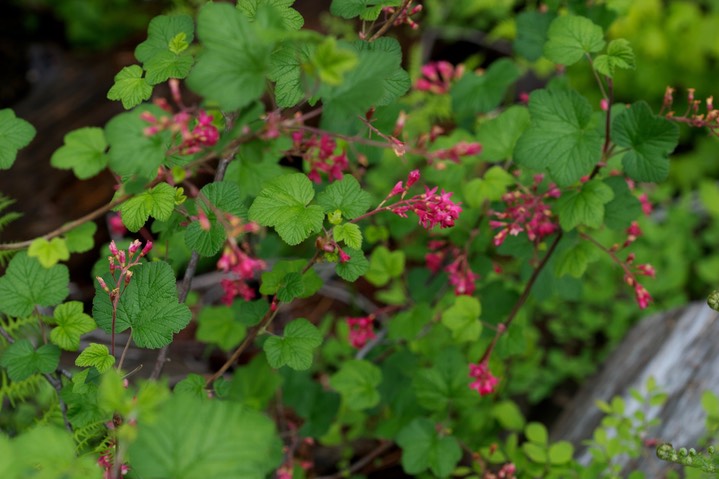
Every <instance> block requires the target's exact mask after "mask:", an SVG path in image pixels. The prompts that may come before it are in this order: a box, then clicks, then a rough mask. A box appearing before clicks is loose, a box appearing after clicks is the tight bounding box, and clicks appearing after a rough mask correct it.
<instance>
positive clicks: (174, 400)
mask: <svg viewBox="0 0 719 479" xmlns="http://www.w3.org/2000/svg"><path fill="white" fill-rule="evenodd" d="M154 419H155V420H154V421H150V420H144V419H143V418H142V417H141V418H140V419H139V420H138V424H137V439H136V440H135V441H134V442H132V443H130V449H129V455H130V456H131V457H132V468H133V471H134V472H133V473H134V474H136V475H137V476H138V477H147V478H150V477H156V478H160V477H165V478H170V477H171V478H173V479H195V478H198V477H203V478H221V477H226V478H230V477H237V478H239V477H241V478H244V479H263V478H265V477H266V476H267V475H268V474H269V473H270V472H271V471H273V470H274V469H275V468H276V467H277V466H279V464H280V462H281V460H282V454H281V452H280V447H281V442H280V441H279V439H278V437H277V434H276V432H275V426H274V423H273V422H272V421H271V420H270V419H268V418H267V417H266V416H264V415H263V414H261V413H259V412H257V411H253V410H252V409H249V408H246V407H243V406H241V405H240V404H237V403H234V402H231V401H207V400H201V399H198V398H195V397H192V396H191V395H189V394H180V395H175V396H172V397H171V398H170V399H169V400H168V401H167V402H165V403H164V404H163V405H162V408H161V409H160V410H159V413H158V414H157V417H156V418H154Z"/></svg>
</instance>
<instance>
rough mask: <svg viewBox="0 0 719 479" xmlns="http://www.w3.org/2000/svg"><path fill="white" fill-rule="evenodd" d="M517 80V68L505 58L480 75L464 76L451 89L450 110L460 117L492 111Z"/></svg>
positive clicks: (470, 74)
mask: <svg viewBox="0 0 719 479" xmlns="http://www.w3.org/2000/svg"><path fill="white" fill-rule="evenodd" d="M518 78H519V68H518V67H517V65H515V63H514V62H513V61H512V60H509V59H507V58H504V59H500V60H497V61H495V62H494V63H492V65H491V66H490V67H489V68H488V69H487V71H486V72H484V74H482V75H477V74H475V73H468V74H465V75H464V76H462V78H461V79H460V80H459V81H458V82H457V84H456V85H454V86H453V87H452V90H451V95H452V110H453V111H454V112H455V113H456V114H457V115H459V116H460V117H469V116H472V117H473V116H474V115H476V114H478V113H487V112H489V111H492V110H494V109H495V108H497V107H498V106H499V104H500V103H502V100H503V99H504V96H505V94H506V93H507V89H508V88H509V86H510V85H511V84H512V83H514V82H515V81H516V80H517V79H518Z"/></svg>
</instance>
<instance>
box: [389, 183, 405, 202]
mask: <svg viewBox="0 0 719 479" xmlns="http://www.w3.org/2000/svg"><path fill="white" fill-rule="evenodd" d="M403 191H404V185H403V184H402V182H401V181H398V182H397V184H395V185H394V188H392V191H390V193H389V196H388V198H391V197H392V196H396V195H398V194H400V193H402V192H403Z"/></svg>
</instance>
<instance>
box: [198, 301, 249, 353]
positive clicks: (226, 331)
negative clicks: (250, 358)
mask: <svg viewBox="0 0 719 479" xmlns="http://www.w3.org/2000/svg"><path fill="white" fill-rule="evenodd" d="M197 322H198V323H199V326H198V328H197V333H196V334H195V336H196V337H197V339H198V340H200V341H202V342H205V343H212V344H216V345H218V346H219V347H220V348H222V349H223V350H225V351H229V350H230V349H232V348H234V347H235V346H237V345H238V344H240V341H242V340H243V339H244V337H245V334H246V333H247V328H246V326H245V325H244V323H242V322H241V321H239V319H238V318H237V317H236V316H235V312H234V311H233V310H232V309H231V308H229V307H227V306H216V307H205V308H202V311H200V314H199V316H198V317H197Z"/></svg>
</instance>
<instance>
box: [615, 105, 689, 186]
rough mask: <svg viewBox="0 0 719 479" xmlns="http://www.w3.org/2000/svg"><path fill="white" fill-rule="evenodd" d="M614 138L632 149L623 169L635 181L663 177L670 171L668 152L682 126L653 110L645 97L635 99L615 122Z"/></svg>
mask: <svg viewBox="0 0 719 479" xmlns="http://www.w3.org/2000/svg"><path fill="white" fill-rule="evenodd" d="M611 135H612V141H613V142H614V143H615V144H616V145H617V146H621V147H624V148H629V151H628V152H626V153H625V154H624V156H623V157H622V164H623V165H624V172H625V173H626V174H627V175H628V176H629V177H630V178H632V179H633V180H635V181H654V182H656V181H662V180H664V179H665V178H666V177H667V175H668V174H669V155H670V154H671V152H672V151H674V148H676V146H677V143H678V141H679V128H678V127H677V125H675V124H674V123H672V122H670V121H669V120H667V119H665V118H660V117H658V116H655V115H654V113H652V110H651V108H650V107H649V105H648V104H647V103H646V102H644V101H639V102H636V103H633V104H632V105H631V107H630V108H629V109H627V110H626V111H624V112H622V113H621V114H620V115H619V116H617V117H616V118H615V120H614V122H613V123H612V130H611Z"/></svg>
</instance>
